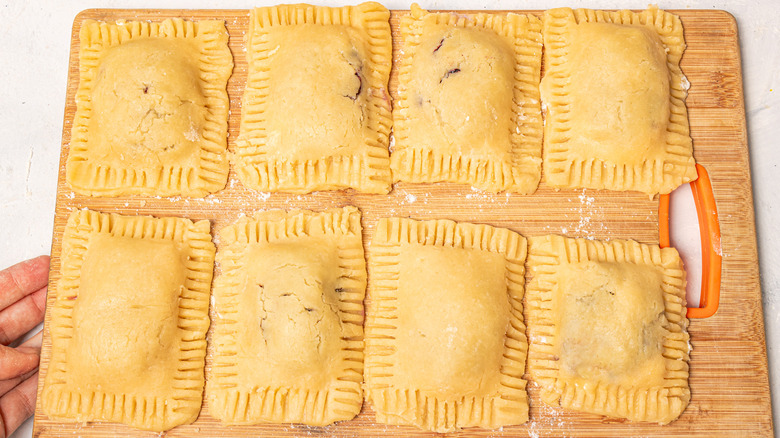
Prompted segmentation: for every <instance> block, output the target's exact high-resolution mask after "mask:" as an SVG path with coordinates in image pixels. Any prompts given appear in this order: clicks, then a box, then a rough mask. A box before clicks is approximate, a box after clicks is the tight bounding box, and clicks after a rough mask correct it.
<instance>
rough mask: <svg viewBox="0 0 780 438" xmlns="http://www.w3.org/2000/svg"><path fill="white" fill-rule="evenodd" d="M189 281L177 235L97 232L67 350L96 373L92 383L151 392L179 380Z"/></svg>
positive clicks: (74, 361)
mask: <svg viewBox="0 0 780 438" xmlns="http://www.w3.org/2000/svg"><path fill="white" fill-rule="evenodd" d="M185 280H186V269H185V266H184V263H183V261H182V258H181V252H180V251H179V249H178V248H177V247H176V245H175V244H174V243H173V242H171V241H162V240H160V241H156V240H150V239H143V240H142V239H134V238H131V237H117V236H111V235H109V234H104V233H99V234H95V235H93V236H92V237H91V238H90V240H89V243H88V248H87V251H86V255H85V257H84V264H83V266H82V268H81V285H80V287H79V290H78V295H77V298H76V303H75V307H74V309H73V324H74V329H73V332H74V335H73V339H72V340H71V341H70V346H69V348H68V351H67V353H68V361H70V363H71V365H70V366H71V369H78V370H82V371H81V375H90V376H91V378H90V382H93V383H91V384H90V387H89V388H88V389H90V390H101V391H108V392H114V393H118V394H122V393H149V392H150V390H151V391H152V392H154V389H155V387H156V385H158V384H159V382H162V381H167V380H164V379H169V378H172V377H171V376H172V375H173V373H174V371H175V368H176V367H175V365H176V360H175V359H173V360H172V359H171V358H172V357H175V355H174V353H175V352H177V351H178V348H179V345H178V343H179V333H178V328H177V324H178V300H179V295H180V292H181V289H182V288H183V287H184V282H185ZM73 383H74V384H76V385H79V384H80V383H79V382H73ZM85 389H86V388H85Z"/></svg>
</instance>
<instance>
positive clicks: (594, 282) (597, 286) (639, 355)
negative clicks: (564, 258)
mask: <svg viewBox="0 0 780 438" xmlns="http://www.w3.org/2000/svg"><path fill="white" fill-rule="evenodd" d="M559 269H560V273H559V281H558V289H557V291H556V293H555V297H554V300H556V301H557V303H556V304H555V306H554V309H557V317H556V331H557V334H556V337H555V338H556V340H557V341H556V344H557V345H556V349H557V355H558V357H559V360H560V362H559V364H560V372H561V376H563V377H574V378H582V379H586V380H589V381H594V380H595V381H599V382H607V383H613V384H621V385H627V386H632V387H647V386H661V385H663V375H664V370H665V359H664V357H663V355H662V353H663V342H664V337H665V336H666V335H667V333H668V331H667V327H669V321H667V319H666V316H665V314H664V310H665V307H664V299H663V290H662V288H661V286H662V284H663V283H662V282H663V280H662V274H661V272H660V270H659V269H658V268H656V267H653V266H643V265H635V264H629V263H610V262H591V261H589V262H583V263H578V264H573V265H563V266H561V267H560V268H559Z"/></svg>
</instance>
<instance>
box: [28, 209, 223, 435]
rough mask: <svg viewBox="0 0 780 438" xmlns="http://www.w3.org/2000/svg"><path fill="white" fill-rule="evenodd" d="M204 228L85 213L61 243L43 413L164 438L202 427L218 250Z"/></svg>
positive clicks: (186, 223)
mask: <svg viewBox="0 0 780 438" xmlns="http://www.w3.org/2000/svg"><path fill="white" fill-rule="evenodd" d="M209 229H210V225H209V222H208V221H200V222H197V223H192V222H191V221H189V220H187V219H181V218H161V219H155V218H151V217H129V216H119V215H116V214H111V215H109V214H103V213H98V212H95V211H89V210H80V211H77V212H74V213H72V214H71V216H70V218H69V219H68V223H67V225H66V227H65V233H64V236H63V240H62V269H61V277H60V280H59V282H58V283H57V290H56V300H55V302H54V307H53V308H52V309H51V310H50V313H51V320H50V322H49V323H48V327H49V330H50V333H51V340H52V347H51V361H50V362H49V367H48V372H47V373H46V379H45V383H44V388H43V392H42V404H41V406H42V408H43V411H44V412H45V413H46V414H47V415H49V416H50V417H53V418H61V419H65V420H73V421H79V422H83V421H93V420H98V421H115V422H120V423H125V424H129V425H131V426H134V427H137V428H141V429H149V430H156V431H163V430H168V429H171V428H173V427H175V426H178V425H181V424H188V423H191V422H193V421H195V419H196V418H197V417H198V413H199V412H200V405H201V398H202V392H203V384H204V377H203V366H204V358H205V355H206V330H208V327H209V316H208V309H209V290H210V287H211V277H212V272H213V269H214V244H213V243H212V242H211V235H210V233H209Z"/></svg>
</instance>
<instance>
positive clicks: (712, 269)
mask: <svg viewBox="0 0 780 438" xmlns="http://www.w3.org/2000/svg"><path fill="white" fill-rule="evenodd" d="M696 171H697V173H698V174H699V177H698V178H697V179H696V181H693V182H691V191H692V192H693V200H694V202H695V203H696V213H697V215H698V217H699V234H700V235H701V257H702V273H701V298H699V304H700V305H701V307H689V308H688V318H709V317H710V316H712V315H714V314H715V312H717V311H718V305H719V304H720V268H721V263H722V262H723V256H722V255H721V246H720V223H719V222H718V208H717V206H716V205H715V195H714V194H713V193H712V183H711V182H710V176H709V174H708V173H707V169H705V168H704V166H702V165H700V164H697V165H696ZM658 231H659V239H658V240H659V242H660V244H661V248H666V247H668V246H670V244H669V195H661V199H660V203H659V205H658Z"/></svg>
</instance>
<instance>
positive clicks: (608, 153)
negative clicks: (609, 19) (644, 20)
mask: <svg viewBox="0 0 780 438" xmlns="http://www.w3.org/2000/svg"><path fill="white" fill-rule="evenodd" d="M571 32H572V37H571V39H570V44H569V46H568V49H569V57H570V58H569V60H570V62H569V64H570V66H569V67H568V68H569V69H570V71H569V73H570V75H571V86H570V87H569V88H568V90H569V93H570V97H569V98H570V102H571V107H570V108H569V110H570V112H571V114H572V129H571V132H570V135H571V136H572V141H573V142H574V144H578V145H580V146H579V147H578V148H577V149H573V150H572V151H571V152H572V153H575V154H580V155H582V157H581V158H586V159H587V158H598V159H601V160H606V161H611V162H614V163H618V164H637V163H641V162H643V161H644V160H646V159H653V158H654V157H655V156H657V155H658V154H660V153H663V151H664V148H665V145H666V135H667V134H666V130H667V126H668V125H669V116H670V101H669V92H670V89H669V69H668V67H667V64H666V62H667V61H666V50H665V48H664V45H663V43H662V42H661V40H660V38H659V37H658V35H657V34H656V33H655V32H653V31H652V30H650V29H648V28H646V27H644V26H626V25H618V24H611V23H581V24H579V25H576V26H573V27H571Z"/></svg>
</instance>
